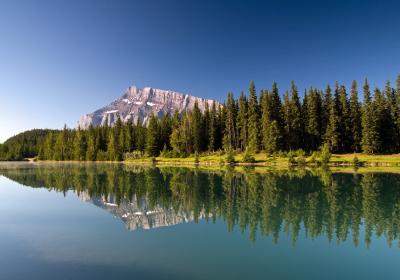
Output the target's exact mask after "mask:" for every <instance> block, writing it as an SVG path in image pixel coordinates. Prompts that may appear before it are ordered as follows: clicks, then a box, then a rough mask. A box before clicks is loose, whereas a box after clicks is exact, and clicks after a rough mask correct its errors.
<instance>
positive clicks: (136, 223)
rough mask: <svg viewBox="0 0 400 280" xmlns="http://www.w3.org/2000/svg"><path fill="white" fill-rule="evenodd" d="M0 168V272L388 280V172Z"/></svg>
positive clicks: (396, 185) (391, 250)
mask: <svg viewBox="0 0 400 280" xmlns="http://www.w3.org/2000/svg"><path fill="white" fill-rule="evenodd" d="M263 173H264V174H259V173H256V172H254V170H251V169H249V170H246V172H245V173H243V172H235V171H232V170H226V171H218V172H205V171H200V170H194V169H184V168H165V167H163V168H160V169H158V168H141V167H133V166H124V165H115V164H11V163H2V164H0V279H244V278H246V279H400V266H399V263H400V248H399V234H400V176H399V175H394V174H373V173H370V174H364V175H357V174H339V173H338V174H332V173H330V172H328V171H322V170H319V171H318V170H317V171H313V172H306V171H269V172H263Z"/></svg>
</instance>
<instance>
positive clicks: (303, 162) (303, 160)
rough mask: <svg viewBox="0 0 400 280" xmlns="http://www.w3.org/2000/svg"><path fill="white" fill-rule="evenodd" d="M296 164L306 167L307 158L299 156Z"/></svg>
mask: <svg viewBox="0 0 400 280" xmlns="http://www.w3.org/2000/svg"><path fill="white" fill-rule="evenodd" d="M296 163H297V164H299V165H305V164H306V158H305V156H303V155H299V156H298V157H297V158H296Z"/></svg>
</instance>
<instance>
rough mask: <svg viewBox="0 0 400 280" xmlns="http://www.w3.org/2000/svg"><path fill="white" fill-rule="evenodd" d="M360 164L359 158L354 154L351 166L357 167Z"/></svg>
mask: <svg viewBox="0 0 400 280" xmlns="http://www.w3.org/2000/svg"><path fill="white" fill-rule="evenodd" d="M360 164H361V162H360V160H359V159H358V157H357V156H354V158H353V166H355V167H359V166H360Z"/></svg>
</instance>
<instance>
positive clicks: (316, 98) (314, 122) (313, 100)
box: [306, 88, 322, 151]
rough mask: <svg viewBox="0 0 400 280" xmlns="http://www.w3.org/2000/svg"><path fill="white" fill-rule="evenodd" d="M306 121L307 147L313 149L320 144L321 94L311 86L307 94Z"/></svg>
mask: <svg viewBox="0 0 400 280" xmlns="http://www.w3.org/2000/svg"><path fill="white" fill-rule="evenodd" d="M307 97H308V98H307V105H306V106H307V123H306V133H307V138H308V145H307V146H308V147H307V148H308V149H309V150H312V151H315V150H317V149H318V147H319V146H320V145H321V141H322V136H321V118H320V117H321V96H320V94H319V93H318V91H316V90H313V89H312V88H311V89H310V91H309V94H308V96H307Z"/></svg>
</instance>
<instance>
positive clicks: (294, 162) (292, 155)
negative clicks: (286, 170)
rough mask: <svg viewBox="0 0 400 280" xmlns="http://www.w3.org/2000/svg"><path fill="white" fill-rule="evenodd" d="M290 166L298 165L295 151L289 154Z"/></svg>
mask: <svg viewBox="0 0 400 280" xmlns="http://www.w3.org/2000/svg"><path fill="white" fill-rule="evenodd" d="M287 157H288V162H289V164H296V154H295V152H293V151H289V152H288V153H287Z"/></svg>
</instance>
